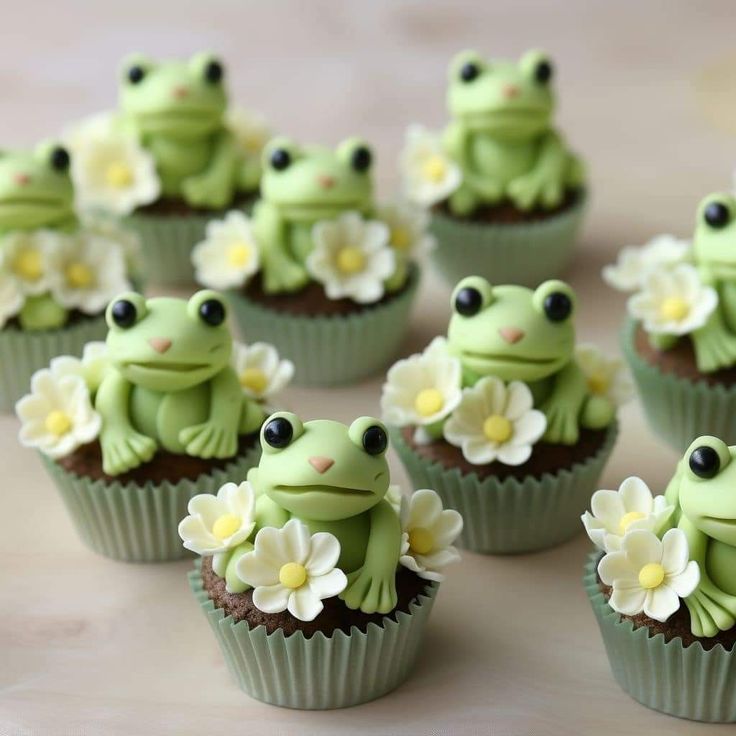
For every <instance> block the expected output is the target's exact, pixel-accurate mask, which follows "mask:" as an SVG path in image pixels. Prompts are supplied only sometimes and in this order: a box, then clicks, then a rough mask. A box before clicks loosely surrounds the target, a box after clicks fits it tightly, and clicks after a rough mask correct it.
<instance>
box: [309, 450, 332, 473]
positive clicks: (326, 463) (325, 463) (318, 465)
mask: <svg viewBox="0 0 736 736" xmlns="http://www.w3.org/2000/svg"><path fill="white" fill-rule="evenodd" d="M309 464H310V465H311V466H312V467H313V468H314V469H315V470H316V471H317V472H318V473H320V474H321V473H326V472H327V471H328V470H329V469H330V468H331V467H332V466H333V465H334V464H335V461H334V460H333V459H332V458H331V457H322V456H321V455H317V456H315V457H310V458H309Z"/></svg>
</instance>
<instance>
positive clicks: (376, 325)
mask: <svg viewBox="0 0 736 736" xmlns="http://www.w3.org/2000/svg"><path fill="white" fill-rule="evenodd" d="M418 283H419V270H418V269H415V271H414V274H413V276H412V278H411V280H410V281H409V283H408V285H407V286H406V288H405V289H404V290H403V291H402V292H401V293H400V294H397V295H396V296H394V297H393V298H392V299H390V300H389V301H387V302H385V303H384V304H379V305H378V306H375V307H368V308H366V309H363V310H362V311H360V312H355V313H353V314H349V315H331V316H316V317H308V316H300V315H293V314H287V313H285V312H278V311H276V310H273V309H269V308H267V307H265V306H263V305H262V304H257V303H256V302H253V301H251V300H249V299H248V298H247V297H246V296H245V294H244V293H243V291H242V290H240V291H231V292H230V293H229V295H230V302H231V304H232V306H233V312H234V313H235V318H236V320H237V322H238V326H239V328H240V332H241V333H242V335H243V337H244V339H245V340H246V341H247V342H249V343H251V342H256V341H259V340H263V341H265V342H268V343H271V344H272V345H274V346H275V347H276V349H277V350H278V351H279V355H281V357H283V358H289V359H290V360H291V361H292V362H293V363H294V368H295V371H294V383H296V384H299V385H302V386H335V385H338V384H345V383H353V382H356V381H359V380H361V379H363V378H366V377H368V376H371V375H374V374H375V373H378V372H380V371H382V370H383V369H385V368H386V366H388V365H389V363H390V362H391V360H392V359H393V358H394V356H395V355H396V353H397V352H398V350H399V347H400V345H401V341H402V339H403V337H404V334H405V333H406V330H407V328H408V325H409V313H410V311H411V307H412V304H413V302H414V297H415V296H416V292H417V286H418Z"/></svg>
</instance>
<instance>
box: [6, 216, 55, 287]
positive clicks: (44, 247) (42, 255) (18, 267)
mask: <svg viewBox="0 0 736 736" xmlns="http://www.w3.org/2000/svg"><path fill="white" fill-rule="evenodd" d="M63 238H64V236H62V235H60V234H58V233H56V232H53V231H52V230H32V231H29V232H22V231H13V232H11V233H8V234H7V235H5V236H4V237H3V238H2V240H1V241H0V268H1V269H2V271H3V272H4V273H6V274H8V275H9V276H11V277H12V278H13V280H14V281H15V283H16V286H17V288H19V289H20V291H21V292H22V293H23V294H27V295H38V294H43V293H44V292H46V291H48V289H49V285H50V282H51V276H52V274H53V264H52V258H53V255H54V254H55V253H56V252H57V250H58V249H59V247H60V242H61V240H62V239H63Z"/></svg>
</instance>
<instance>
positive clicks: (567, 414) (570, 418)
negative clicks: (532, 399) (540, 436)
mask: <svg viewBox="0 0 736 736" xmlns="http://www.w3.org/2000/svg"><path fill="white" fill-rule="evenodd" d="M540 410H541V411H543V412H544V415H545V416H546V417H547V429H546V431H545V433H544V440H545V442H550V443H552V444H561V445H574V444H575V443H576V442H577V441H578V437H579V436H580V429H579V427H578V414H579V412H578V409H577V408H576V407H574V406H571V405H570V404H568V403H567V402H564V401H549V402H547V403H546V404H543V405H542V406H541V407H540Z"/></svg>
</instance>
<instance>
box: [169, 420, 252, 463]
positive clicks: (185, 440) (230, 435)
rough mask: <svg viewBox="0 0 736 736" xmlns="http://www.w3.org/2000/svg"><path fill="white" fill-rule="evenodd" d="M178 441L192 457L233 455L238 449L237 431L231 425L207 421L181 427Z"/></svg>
mask: <svg viewBox="0 0 736 736" xmlns="http://www.w3.org/2000/svg"><path fill="white" fill-rule="evenodd" d="M179 442H181V443H182V445H184V448H185V450H186V453H187V455H191V456H192V457H202V458H212V457H216V458H223V457H233V455H235V453H236V452H237V450H238V433H237V431H236V430H234V429H233V428H232V427H226V426H223V425H222V424H219V423H217V422H213V421H208V422H203V423H202V424H195V425H194V426H193V427H186V428H185V429H182V430H181V432H179Z"/></svg>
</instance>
